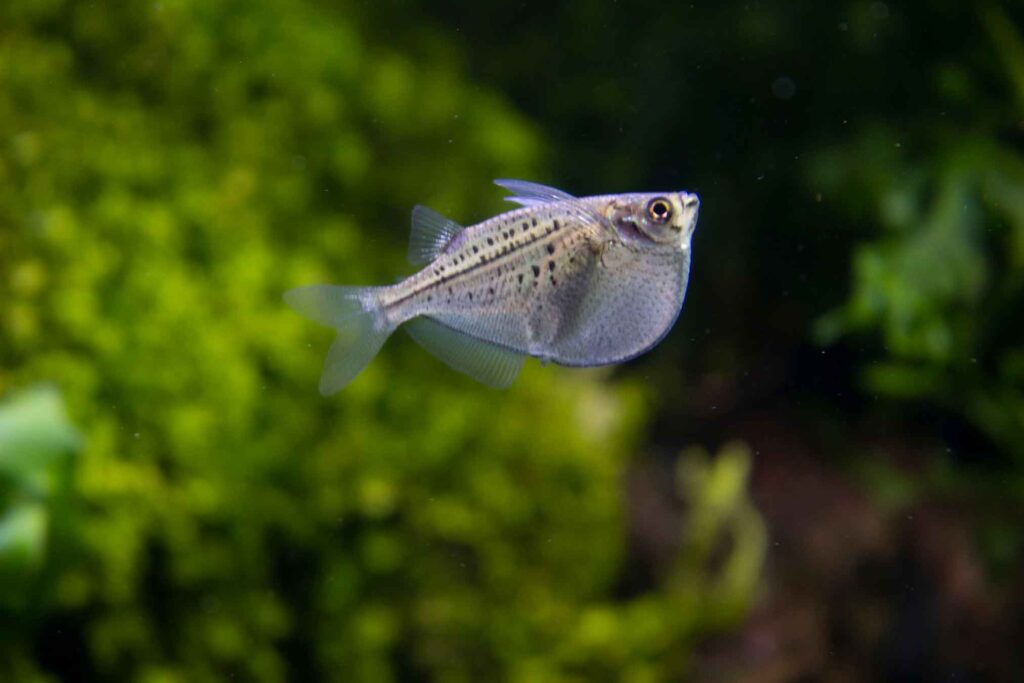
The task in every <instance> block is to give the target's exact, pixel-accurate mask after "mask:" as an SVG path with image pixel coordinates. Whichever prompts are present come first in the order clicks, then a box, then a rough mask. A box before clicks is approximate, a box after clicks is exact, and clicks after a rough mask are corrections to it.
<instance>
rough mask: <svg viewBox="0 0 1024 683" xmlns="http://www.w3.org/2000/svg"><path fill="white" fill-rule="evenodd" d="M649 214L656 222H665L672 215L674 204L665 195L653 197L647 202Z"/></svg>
mask: <svg viewBox="0 0 1024 683" xmlns="http://www.w3.org/2000/svg"><path fill="white" fill-rule="evenodd" d="M647 215H648V216H650V217H651V220H652V221H654V222H655V223H664V222H665V221H667V220H668V219H669V218H671V217H672V205H671V204H670V203H669V202H668V200H667V199H665V198H664V197H658V198H657V199H652V200H651V201H650V202H649V203H648V204H647Z"/></svg>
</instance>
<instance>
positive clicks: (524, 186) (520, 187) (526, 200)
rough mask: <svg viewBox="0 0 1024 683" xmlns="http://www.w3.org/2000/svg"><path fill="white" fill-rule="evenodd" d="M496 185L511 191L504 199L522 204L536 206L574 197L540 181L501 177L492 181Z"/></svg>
mask: <svg viewBox="0 0 1024 683" xmlns="http://www.w3.org/2000/svg"><path fill="white" fill-rule="evenodd" d="M494 184H495V185H497V186H498V187H503V188H505V189H506V190H508V191H509V192H511V193H512V195H511V196H509V197H505V201H509V202H515V203H516V204H522V205H523V206H537V205H539V204H549V203H551V202H564V201H566V200H569V199H576V198H575V197H573V196H572V195H571V194H569V193H568V192H563V191H562V190H559V189H558V188H556V187H548V186H547V185H541V184H540V183H531V182H529V181H527V180H509V179H507V178H501V179H498V180H495V181H494Z"/></svg>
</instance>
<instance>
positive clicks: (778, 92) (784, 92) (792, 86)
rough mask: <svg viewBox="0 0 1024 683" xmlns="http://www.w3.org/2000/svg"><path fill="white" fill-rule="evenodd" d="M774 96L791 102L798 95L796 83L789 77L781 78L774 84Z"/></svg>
mask: <svg viewBox="0 0 1024 683" xmlns="http://www.w3.org/2000/svg"><path fill="white" fill-rule="evenodd" d="M772 94H773V95H775V97H777V98H779V99H780V100H791V99H793V95H796V82H795V81H794V80H793V79H792V78H790V77H789V76H779V77H778V78H776V79H775V80H774V81H773V82H772Z"/></svg>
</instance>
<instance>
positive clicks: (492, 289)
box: [487, 287, 494, 296]
mask: <svg viewBox="0 0 1024 683" xmlns="http://www.w3.org/2000/svg"><path fill="white" fill-rule="evenodd" d="M487 293H488V294H489V295H491V296H494V287H488V288H487Z"/></svg>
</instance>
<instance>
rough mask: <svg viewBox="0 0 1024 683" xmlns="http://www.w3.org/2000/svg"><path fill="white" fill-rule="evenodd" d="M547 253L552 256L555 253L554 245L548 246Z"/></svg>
mask: <svg viewBox="0 0 1024 683" xmlns="http://www.w3.org/2000/svg"><path fill="white" fill-rule="evenodd" d="M548 253H549V254H554V253H555V245H553V244H548Z"/></svg>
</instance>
